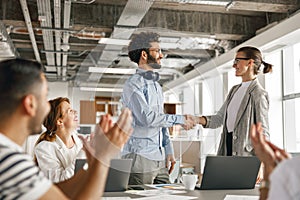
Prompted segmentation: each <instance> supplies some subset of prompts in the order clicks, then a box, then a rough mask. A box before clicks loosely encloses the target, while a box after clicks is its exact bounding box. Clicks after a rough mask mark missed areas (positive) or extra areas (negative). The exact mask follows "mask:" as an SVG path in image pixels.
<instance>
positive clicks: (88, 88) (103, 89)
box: [79, 87, 123, 93]
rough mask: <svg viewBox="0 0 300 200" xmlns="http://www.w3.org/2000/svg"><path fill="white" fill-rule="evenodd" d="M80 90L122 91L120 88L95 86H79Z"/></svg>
mask: <svg viewBox="0 0 300 200" xmlns="http://www.w3.org/2000/svg"><path fill="white" fill-rule="evenodd" d="M79 89H80V90H81V91H90V92H119V93H120V92H123V89H122V88H97V87H80V88H79Z"/></svg>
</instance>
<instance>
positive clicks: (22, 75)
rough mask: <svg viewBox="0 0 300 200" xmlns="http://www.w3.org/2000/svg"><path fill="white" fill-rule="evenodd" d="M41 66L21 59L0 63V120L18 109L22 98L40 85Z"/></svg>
mask: <svg viewBox="0 0 300 200" xmlns="http://www.w3.org/2000/svg"><path fill="white" fill-rule="evenodd" d="M41 73H42V65H41V64H40V63H38V62H36V61H31V60H25V59H21V58H16V59H10V60H5V61H1V62H0V118H2V117H5V116H8V115H9V114H11V113H12V112H14V111H15V109H16V108H17V107H18V105H19V103H20V102H21V101H22V99H23V98H24V96H26V95H27V94H29V93H33V92H34V89H35V88H36V86H40V85H41V81H42V79H41Z"/></svg>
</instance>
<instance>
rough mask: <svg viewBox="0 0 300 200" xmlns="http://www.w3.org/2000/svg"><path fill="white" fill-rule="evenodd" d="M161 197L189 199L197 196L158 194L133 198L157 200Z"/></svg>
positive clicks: (174, 199) (170, 199) (177, 199)
mask: <svg viewBox="0 0 300 200" xmlns="http://www.w3.org/2000/svg"><path fill="white" fill-rule="evenodd" d="M158 198H159V199H163V200H189V199H197V197H191V196H180V195H168V194H166V195H159V196H150V197H142V198H135V200H157V199H158Z"/></svg>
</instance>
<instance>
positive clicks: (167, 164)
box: [166, 155, 176, 174]
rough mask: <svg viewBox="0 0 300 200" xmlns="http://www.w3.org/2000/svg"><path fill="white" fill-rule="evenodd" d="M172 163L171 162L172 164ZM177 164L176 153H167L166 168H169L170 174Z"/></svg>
mask: <svg viewBox="0 0 300 200" xmlns="http://www.w3.org/2000/svg"><path fill="white" fill-rule="evenodd" d="M170 163H171V165H170ZM175 164H176V160H175V158H174V155H167V158H166V168H167V169H169V174H171V173H172V171H173V169H174V166H175Z"/></svg>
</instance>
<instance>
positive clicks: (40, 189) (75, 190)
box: [0, 59, 132, 199]
mask: <svg viewBox="0 0 300 200" xmlns="http://www.w3.org/2000/svg"><path fill="white" fill-rule="evenodd" d="M47 93H48V86H47V81H46V78H45V75H44V73H43V72H42V66H41V64H40V63H37V62H34V61H29V60H23V59H11V60H6V61H2V62H0V174H1V176H0V199H69V198H70V199H99V198H100V197H101V196H102V194H103V190H104V186H105V182H106V177H107V173H108V169H109V161H110V160H111V158H112V157H113V156H115V155H116V153H119V151H120V149H121V148H122V146H123V145H124V144H125V143H126V141H127V139H128V137H129V135H130V134H131V132H132V127H131V123H132V117H131V111H130V110H129V109H124V110H123V112H122V114H121V116H120V118H119V120H118V121H117V123H116V124H115V125H114V126H113V127H108V126H109V123H107V125H103V124H102V125H97V128H96V132H95V136H94V138H93V140H92V141H91V142H87V141H86V140H83V144H84V147H85V148H86V149H87V150H88V151H86V153H87V158H88V162H89V168H88V170H87V171H84V170H81V171H79V172H78V173H76V174H75V176H74V177H72V178H71V179H69V180H67V181H64V182H61V183H58V184H56V185H53V184H52V182H51V181H50V180H48V179H47V178H46V177H44V175H43V173H41V172H40V170H39V169H38V167H37V166H36V165H35V163H34V162H33V161H32V158H31V157H30V156H29V155H26V154H25V153H23V151H22V148H21V145H22V144H23V143H24V141H25V140H26V138H27V136H29V135H30V134H38V133H40V132H41V124H42V122H43V120H44V118H45V117H46V115H47V113H48V112H49V110H50V105H49V103H48V100H47ZM102 129H103V130H104V131H102ZM107 129H109V130H108V131H106V130H107Z"/></svg>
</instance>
